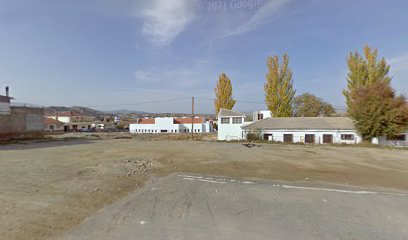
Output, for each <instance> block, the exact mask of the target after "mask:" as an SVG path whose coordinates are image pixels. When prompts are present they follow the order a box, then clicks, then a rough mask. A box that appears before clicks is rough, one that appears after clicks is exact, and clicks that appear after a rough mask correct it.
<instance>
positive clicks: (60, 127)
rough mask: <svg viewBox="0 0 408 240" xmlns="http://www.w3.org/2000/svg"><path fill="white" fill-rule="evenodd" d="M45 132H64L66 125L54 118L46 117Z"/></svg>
mask: <svg viewBox="0 0 408 240" xmlns="http://www.w3.org/2000/svg"><path fill="white" fill-rule="evenodd" d="M44 131H46V132H62V131H64V123H63V122H60V121H58V120H55V119H53V118H48V117H44Z"/></svg>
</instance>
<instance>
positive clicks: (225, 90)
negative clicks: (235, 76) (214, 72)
mask: <svg viewBox="0 0 408 240" xmlns="http://www.w3.org/2000/svg"><path fill="white" fill-rule="evenodd" d="M235 102H236V100H235V99H234V98H233V96H232V83H231V79H230V78H229V77H228V76H227V75H226V74H225V73H221V75H220V76H219V78H218V82H217V86H216V87H215V102H214V104H215V112H216V114H218V112H219V111H220V109H221V108H225V109H228V110H231V109H232V108H233V107H234V105H235Z"/></svg>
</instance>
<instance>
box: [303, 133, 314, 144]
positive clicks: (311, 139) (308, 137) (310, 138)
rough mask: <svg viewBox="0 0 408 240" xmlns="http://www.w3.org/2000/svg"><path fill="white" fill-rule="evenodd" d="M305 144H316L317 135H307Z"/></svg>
mask: <svg viewBox="0 0 408 240" xmlns="http://www.w3.org/2000/svg"><path fill="white" fill-rule="evenodd" d="M305 143H315V135H314V134H305Z"/></svg>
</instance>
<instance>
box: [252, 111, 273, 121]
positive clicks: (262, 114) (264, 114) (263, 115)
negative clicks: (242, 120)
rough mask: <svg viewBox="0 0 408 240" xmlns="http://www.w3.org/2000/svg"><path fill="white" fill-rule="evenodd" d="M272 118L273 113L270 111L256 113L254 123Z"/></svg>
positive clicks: (253, 117)
mask: <svg viewBox="0 0 408 240" xmlns="http://www.w3.org/2000/svg"><path fill="white" fill-rule="evenodd" d="M270 117H272V113H271V111H269V110H261V111H255V112H254V113H253V114H252V121H253V122H256V121H259V120H262V119H265V118H270Z"/></svg>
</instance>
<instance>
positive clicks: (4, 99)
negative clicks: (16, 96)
mask: <svg viewBox="0 0 408 240" xmlns="http://www.w3.org/2000/svg"><path fill="white" fill-rule="evenodd" d="M12 99H13V98H12V97H10V96H9V88H8V87H6V96H3V95H0V114H10V112H11V107H10V101H11V100H12Z"/></svg>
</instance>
